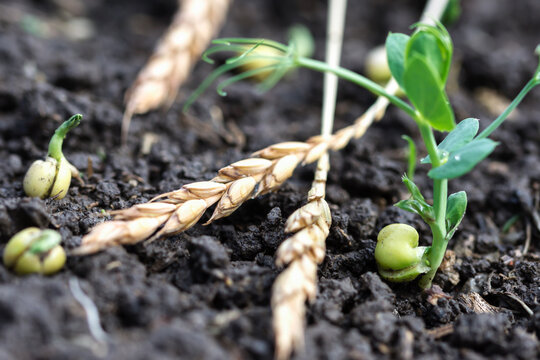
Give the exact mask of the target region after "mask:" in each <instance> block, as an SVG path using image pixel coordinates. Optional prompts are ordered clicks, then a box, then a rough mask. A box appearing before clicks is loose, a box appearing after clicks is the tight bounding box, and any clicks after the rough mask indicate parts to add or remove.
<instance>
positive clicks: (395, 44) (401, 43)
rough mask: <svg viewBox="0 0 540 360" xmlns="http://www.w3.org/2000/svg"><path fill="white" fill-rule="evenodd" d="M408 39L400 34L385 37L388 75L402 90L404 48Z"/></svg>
mask: <svg viewBox="0 0 540 360" xmlns="http://www.w3.org/2000/svg"><path fill="white" fill-rule="evenodd" d="M409 39H410V37H409V36H408V35H405V34H400V33H390V34H388V36H387V37H386V45H385V46H386V57H387V60H388V67H389V68H390V73H392V76H393V77H394V79H395V80H396V82H397V83H398V84H399V86H400V87H401V88H403V69H404V67H405V48H406V47H407V42H408V41H409Z"/></svg>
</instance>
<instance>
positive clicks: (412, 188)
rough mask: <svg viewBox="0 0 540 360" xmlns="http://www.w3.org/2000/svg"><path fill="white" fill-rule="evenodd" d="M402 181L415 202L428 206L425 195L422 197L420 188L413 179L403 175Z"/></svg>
mask: <svg viewBox="0 0 540 360" xmlns="http://www.w3.org/2000/svg"><path fill="white" fill-rule="evenodd" d="M401 181H403V183H404V184H405V186H406V187H407V190H409V193H410V194H411V196H412V198H413V199H414V200H416V201H419V202H421V203H422V204H424V205H428V203H427V202H426V200H425V199H424V195H422V193H421V192H420V189H419V188H418V186H416V184H415V183H414V182H413V181H412V180H411V179H409V178H408V177H407V175H403V176H402V177H401Z"/></svg>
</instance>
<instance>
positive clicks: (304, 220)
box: [285, 201, 322, 233]
mask: <svg viewBox="0 0 540 360" xmlns="http://www.w3.org/2000/svg"><path fill="white" fill-rule="evenodd" d="M321 209H322V208H321V206H320V204H319V203H318V202H315V201H313V202H309V203H307V204H306V205H304V206H302V207H301V208H300V209H297V210H296V211H295V212H293V213H292V214H291V216H289V218H288V219H287V222H286V223H285V232H287V233H291V232H296V231H298V230H300V229H302V228H305V227H307V226H309V225H311V224H313V223H314V222H315V221H317V219H318V218H319V217H320V216H321Z"/></svg>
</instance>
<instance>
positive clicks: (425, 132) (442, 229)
mask: <svg viewBox="0 0 540 360" xmlns="http://www.w3.org/2000/svg"><path fill="white" fill-rule="evenodd" d="M417 123H418V126H419V127H420V133H421V135H422V139H423V140H424V143H425V144H426V148H427V151H428V154H429V157H430V158H431V159H432V160H431V163H432V165H433V168H436V167H438V166H440V165H441V160H440V158H439V153H438V152H437V143H436V141H435V137H434V136H433V131H432V130H431V128H430V127H429V125H428V124H427V123H426V122H425V121H423V119H421V118H419V117H417ZM447 198H448V180H447V179H443V180H438V179H435V180H433V210H434V213H435V222H433V223H431V224H429V226H430V228H431V233H432V234H433V242H432V244H431V248H430V249H429V251H428V254H427V260H428V261H429V267H430V268H431V270H430V271H428V272H427V273H426V274H425V275H424V276H422V278H421V279H420V282H419V285H420V287H421V288H423V289H427V288H430V287H431V281H432V280H433V277H434V276H435V274H436V272H437V269H438V268H439V266H440V265H441V262H442V260H443V258H444V253H445V252H446V246H447V245H448V239H446V201H447Z"/></svg>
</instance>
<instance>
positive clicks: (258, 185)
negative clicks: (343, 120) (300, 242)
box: [72, 101, 388, 256]
mask: <svg viewBox="0 0 540 360" xmlns="http://www.w3.org/2000/svg"><path fill="white" fill-rule="evenodd" d="M387 104H388V103H384V102H383V103H380V102H378V101H377V102H375V103H374V104H373V105H372V106H371V107H370V108H369V109H368V110H367V112H366V113H365V114H364V115H363V116H361V117H359V118H358V119H357V120H356V122H355V123H354V124H353V125H351V126H348V127H346V128H343V129H341V130H339V131H337V132H336V133H335V134H334V135H332V136H326V137H324V136H314V137H312V138H310V139H308V140H307V141H306V142H283V143H278V144H274V145H271V146H269V147H266V148H264V149H262V150H259V151H257V152H255V153H254V154H253V157H251V158H248V159H244V160H240V161H237V162H235V163H233V164H231V165H228V166H226V167H224V168H222V169H220V170H219V172H218V175H217V176H216V177H215V178H213V179H212V180H210V181H199V182H195V183H191V184H186V185H184V186H182V187H181V188H180V189H178V190H175V191H171V192H168V193H165V194H161V195H158V196H157V197H155V198H154V199H152V200H151V201H150V202H148V203H144V204H138V205H134V206H132V207H131V208H128V209H122V210H116V211H112V212H111V215H113V217H114V220H112V221H107V222H104V223H102V224H99V225H97V226H96V227H94V228H93V229H92V230H91V232H90V233H89V234H87V235H86V236H84V237H83V239H82V242H81V246H80V247H79V248H76V249H74V250H73V251H72V253H73V254H74V255H75V254H77V255H83V254H91V253H95V252H97V251H100V250H103V249H105V248H107V247H111V246H117V245H122V244H135V243H138V242H140V241H143V240H146V239H150V241H153V240H156V239H157V238H159V237H160V236H170V235H173V234H177V233H179V232H182V231H185V230H187V229H189V228H190V227H191V226H193V225H194V224H195V223H196V222H197V221H198V220H199V219H200V218H201V216H202V215H203V214H204V212H205V211H206V210H207V209H208V208H209V207H211V206H212V205H214V204H215V203H217V206H216V209H215V210H214V213H213V214H212V216H211V218H210V220H208V221H207V222H206V224H209V223H211V222H212V221H214V220H217V219H220V218H222V217H225V216H228V215H230V214H232V213H233V212H234V211H235V210H236V209H237V208H238V207H240V206H241V205H242V204H243V203H244V202H245V201H246V200H248V199H250V198H252V197H255V196H259V195H262V194H266V193H268V192H270V191H274V190H276V189H277V188H279V187H280V186H281V184H283V182H285V181H286V180H287V179H288V178H289V177H290V176H291V175H292V173H293V171H294V169H295V168H296V167H297V166H298V164H300V163H302V164H307V163H312V162H314V161H317V160H319V159H321V158H324V157H325V156H327V150H339V149H342V148H343V147H344V146H345V145H346V144H347V143H348V142H349V141H350V140H351V139H352V138H357V137H360V136H362V135H363V134H364V132H365V130H366V129H367V128H368V127H369V125H370V124H371V123H372V122H373V121H374V120H375V119H376V116H381V113H383V112H384V109H385V108H386V105H387ZM321 149H323V150H321ZM326 162H327V160H326ZM325 181H326V173H325V172H321V171H317V172H316V175H315V181H314V183H313V186H312V188H311V190H310V193H309V196H308V200H309V201H310V202H311V201H314V200H318V199H323V198H324V184H325ZM193 200H197V201H193ZM323 201H324V200H323ZM321 206H323V205H321ZM323 207H324V206H323ZM325 209H327V205H326V207H325ZM303 211H304V210H303ZM305 211H306V212H307V210H305ZM324 211H327V210H324ZM324 211H323V212H324ZM325 216H326V215H325ZM306 221H307V220H306ZM291 231H294V230H291ZM314 231H316V230H314ZM325 237H326V236H325ZM310 251H311V250H310ZM323 256H324V253H323Z"/></svg>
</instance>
